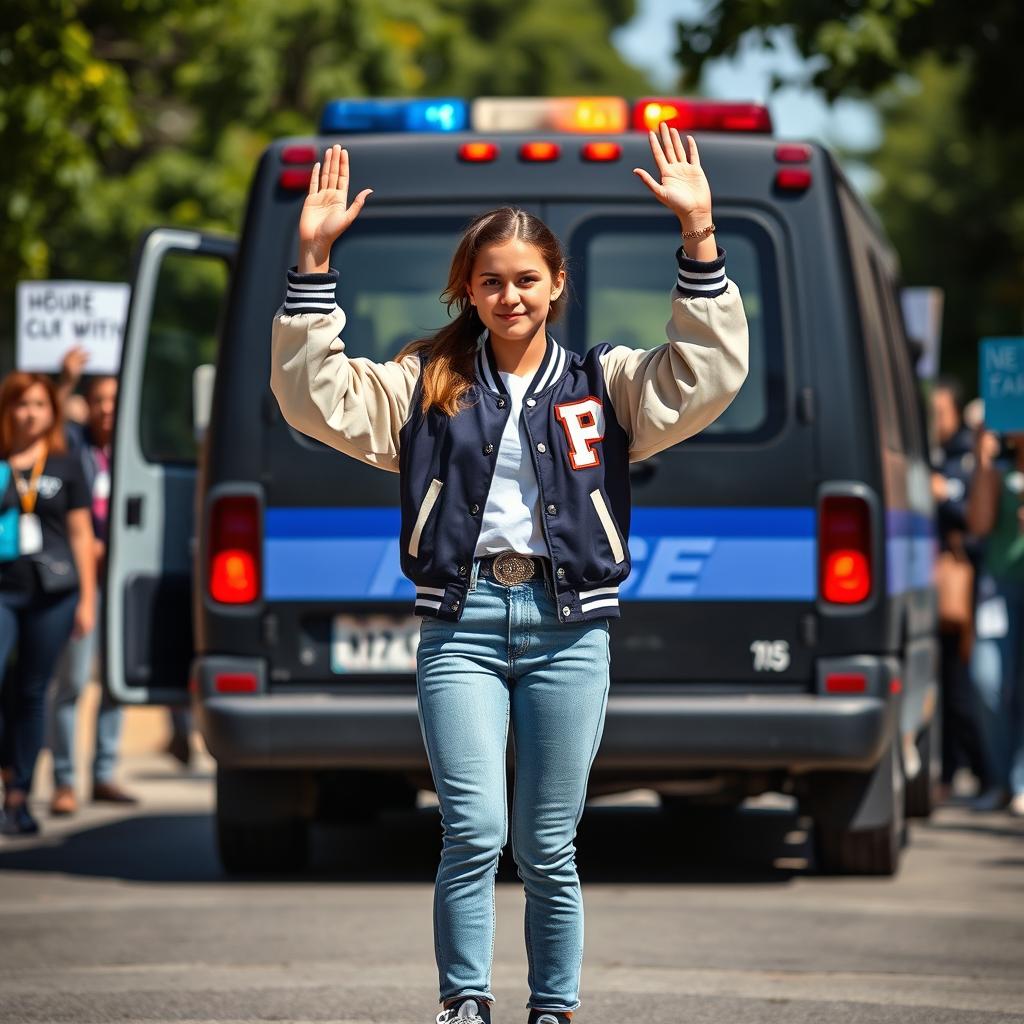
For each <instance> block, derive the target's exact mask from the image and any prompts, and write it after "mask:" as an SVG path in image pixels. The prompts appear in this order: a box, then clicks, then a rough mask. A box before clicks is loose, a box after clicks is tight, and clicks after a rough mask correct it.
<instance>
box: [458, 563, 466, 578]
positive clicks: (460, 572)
mask: <svg viewBox="0 0 1024 1024" xmlns="http://www.w3.org/2000/svg"><path fill="white" fill-rule="evenodd" d="M466 571H467V570H466V567H465V566H464V565H460V566H459V575H460V576H465V575H466Z"/></svg>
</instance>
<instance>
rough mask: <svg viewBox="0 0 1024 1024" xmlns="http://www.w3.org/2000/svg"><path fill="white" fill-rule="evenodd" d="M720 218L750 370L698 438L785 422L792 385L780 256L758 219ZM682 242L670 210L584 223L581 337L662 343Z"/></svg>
mask: <svg viewBox="0 0 1024 1024" xmlns="http://www.w3.org/2000/svg"><path fill="white" fill-rule="evenodd" d="M716 223H717V227H718V230H717V237H718V244H719V245H720V246H721V247H722V248H723V249H725V251H726V253H727V257H726V270H727V273H728V275H729V277H730V279H731V280H733V281H735V282H736V284H737V285H738V286H739V289H740V294H741V295H742V296H743V306H744V309H745V311H746V314H747V322H748V324H749V328H750V369H749V373H748V376H747V379H746V381H745V382H744V384H743V387H742V388H741V389H740V393H739V394H738V395H737V396H736V398H735V399H734V400H733V402H732V404H731V405H730V406H729V407H728V408H727V409H726V410H725V412H724V413H723V414H722V415H721V416H720V417H719V418H718V419H717V420H715V422H714V423H712V424H711V425H710V426H708V427H707V428H706V429H705V430H703V431H702V432H701V434H700V435H699V438H695V439H694V441H696V442H697V443H703V442H705V441H711V442H713V441H728V442H735V441H738V440H743V441H759V440H764V439H766V438H768V437H771V436H772V435H774V434H775V433H776V432H777V431H778V430H779V428H780V427H781V425H782V421H783V419H784V418H785V401H786V399H785V396H786V392H787V387H786V381H785V374H784V360H783V353H782V335H781V330H780V326H779V295H778V283H777V273H776V265H775V255H774V251H773V248H772V245H771V242H770V239H769V238H768V235H767V234H766V233H765V232H764V230H763V229H762V228H760V227H759V226H758V225H757V224H755V223H753V222H752V221H747V220H744V219H742V218H718V219H717V221H716ZM679 242H680V240H679V232H678V225H677V224H676V223H675V221H671V222H669V223H666V222H665V220H663V219H662V218H653V217H645V218H636V217H627V216H622V217H611V216H607V217H600V218H594V219H591V220H588V221H586V222H585V224H584V225H583V226H582V227H581V228H579V229H577V230H576V232H575V233H574V235H573V238H572V244H571V246H570V258H571V273H572V275H573V278H572V279H573V286H574V288H575V291H576V297H575V300H574V301H573V302H572V315H571V319H570V324H571V332H572V335H573V341H574V342H577V341H578V340H582V342H583V347H585V348H588V349H589V348H593V347H594V346H595V345H598V344H600V343H601V342H602V341H608V342H611V343H612V344H613V345H628V346H630V347H631V348H655V347H657V346H658V345H661V344H663V343H664V341H665V322H666V321H667V319H668V316H669V295H670V292H671V289H672V286H673V284H674V278H673V272H672V268H673V266H674V265H675V252H676V250H677V249H678V248H679ZM686 443H688V444H689V443H692V442H689V441H688V442H686Z"/></svg>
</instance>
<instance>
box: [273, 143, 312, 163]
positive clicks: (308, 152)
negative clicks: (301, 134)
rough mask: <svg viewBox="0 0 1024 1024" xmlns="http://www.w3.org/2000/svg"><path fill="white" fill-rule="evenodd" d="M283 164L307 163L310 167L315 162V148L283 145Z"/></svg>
mask: <svg viewBox="0 0 1024 1024" xmlns="http://www.w3.org/2000/svg"><path fill="white" fill-rule="evenodd" d="M281 163H283V164H309V166H310V168H312V166H313V164H315V163H316V150H315V149H314V148H313V147H312V146H285V147H284V149H282V150H281Z"/></svg>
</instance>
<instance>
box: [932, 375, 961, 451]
mask: <svg viewBox="0 0 1024 1024" xmlns="http://www.w3.org/2000/svg"><path fill="white" fill-rule="evenodd" d="M932 412H933V414H934V416H935V430H936V432H937V433H938V435H939V442H940V443H944V442H946V441H948V440H949V439H950V438H951V437H952V436H953V435H954V434H955V433H956V432H957V430H958V429H959V428H960V416H959V415H958V414H957V411H956V403H955V402H954V401H953V396H952V395H951V394H950V393H949V392H948V391H946V390H945V389H944V388H939V389H938V390H936V391H933V392H932Z"/></svg>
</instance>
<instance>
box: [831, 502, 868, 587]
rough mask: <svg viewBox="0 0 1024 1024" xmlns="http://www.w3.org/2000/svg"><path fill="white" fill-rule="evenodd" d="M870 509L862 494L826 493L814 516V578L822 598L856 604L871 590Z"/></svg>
mask: <svg viewBox="0 0 1024 1024" xmlns="http://www.w3.org/2000/svg"><path fill="white" fill-rule="evenodd" d="M872 575H873V574H872V565H871V511H870V509H869V507H868V503H867V502H866V501H865V500H864V499H863V498H856V497H852V496H848V495H829V496H826V497H825V498H823V499H822V502H821V513H820V516H819V520H818V582H819V590H820V594H821V596H822V598H823V599H824V600H826V601H831V602H832V603H834V604H857V603H858V602H860V601H864V600H865V599H866V598H867V597H868V595H869V594H870V593H871V581H872Z"/></svg>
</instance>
